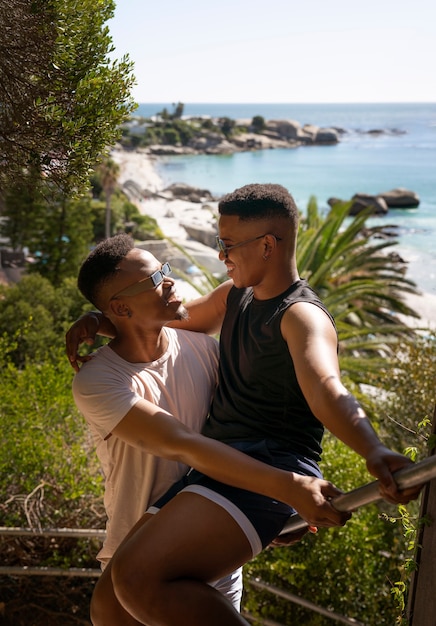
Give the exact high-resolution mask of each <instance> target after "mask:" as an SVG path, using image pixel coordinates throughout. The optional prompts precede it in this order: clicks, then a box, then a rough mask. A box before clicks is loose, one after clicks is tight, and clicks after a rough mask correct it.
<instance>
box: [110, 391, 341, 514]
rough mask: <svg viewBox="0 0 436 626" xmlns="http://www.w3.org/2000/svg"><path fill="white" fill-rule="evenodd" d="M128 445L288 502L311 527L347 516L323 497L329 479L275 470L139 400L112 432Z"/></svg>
mask: <svg viewBox="0 0 436 626" xmlns="http://www.w3.org/2000/svg"><path fill="white" fill-rule="evenodd" d="M113 435H114V436H116V437H118V438H120V439H122V440H123V441H125V442H126V443H128V444H129V445H132V446H135V447H139V448H141V449H142V450H144V451H146V452H148V453H151V454H155V455H157V456H161V457H164V458H166V459H170V460H174V461H181V462H183V463H185V464H187V465H189V466H191V467H195V468H196V469H198V470H199V471H201V472H204V473H205V474H207V475H208V476H211V477H212V478H214V479H216V480H219V481H221V482H224V483H226V484H230V485H233V486H235V487H239V488H242V489H248V490H250V491H255V492H257V493H261V494H263V495H268V496H270V497H272V498H275V499H277V500H280V501H282V502H287V503H288V504H290V505H291V506H293V507H294V508H295V509H296V510H297V511H298V512H299V514H300V515H301V516H302V517H303V518H304V519H305V520H306V521H307V522H308V523H310V524H311V525H319V526H335V525H340V524H344V523H345V522H346V520H347V519H348V518H349V515H348V514H342V513H339V512H338V511H336V510H335V509H334V508H333V507H332V506H331V505H330V504H329V501H328V499H329V498H331V497H334V496H335V495H338V494H339V493H340V492H339V490H338V489H336V488H335V487H334V486H333V485H332V484H331V483H329V482H328V481H325V480H321V479H318V478H313V477H309V476H300V475H298V474H294V473H292V472H287V471H284V470H279V469H276V468H274V467H272V466H270V465H266V464H264V463H261V462H260V461H257V460H255V459H252V458H251V457H249V456H248V455H246V454H243V453H241V452H239V451H237V450H235V449H233V448H231V447H230V446H228V445H226V444H224V443H221V442H219V441H216V440H214V439H210V438H208V437H204V436H203V435H201V434H199V433H196V432H194V431H192V430H190V429H189V428H187V427H186V426H184V425H183V424H182V423H181V422H179V421H178V420H176V419H175V418H174V417H173V416H172V415H171V414H169V413H167V412H166V411H164V410H163V409H161V408H160V407H157V406H156V405H154V404H152V403H151V402H148V401H147V400H140V401H138V402H137V404H136V405H135V406H134V407H133V408H132V409H130V411H129V412H128V413H127V414H126V416H125V417H124V418H123V419H122V420H121V422H120V423H119V424H118V425H117V427H116V428H114V430H113Z"/></svg>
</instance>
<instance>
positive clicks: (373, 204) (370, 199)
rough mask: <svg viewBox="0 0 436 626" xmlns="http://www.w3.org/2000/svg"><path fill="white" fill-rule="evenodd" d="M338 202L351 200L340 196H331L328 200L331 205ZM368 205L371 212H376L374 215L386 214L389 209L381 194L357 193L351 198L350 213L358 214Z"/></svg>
mask: <svg viewBox="0 0 436 626" xmlns="http://www.w3.org/2000/svg"><path fill="white" fill-rule="evenodd" d="M338 202H350V200H340V199H339V198H329V199H328V200H327V203H328V204H329V205H330V206H331V207H333V206H334V205H335V204H337V203H338ZM368 207H370V208H371V212H372V213H374V215H386V213H387V212H388V210H389V209H388V206H387V204H386V202H385V201H384V200H383V198H381V197H380V196H372V195H370V194H366V193H356V194H354V196H353V197H352V198H351V206H350V209H349V215H357V214H358V213H360V212H361V211H364V210H365V209H367V208H368Z"/></svg>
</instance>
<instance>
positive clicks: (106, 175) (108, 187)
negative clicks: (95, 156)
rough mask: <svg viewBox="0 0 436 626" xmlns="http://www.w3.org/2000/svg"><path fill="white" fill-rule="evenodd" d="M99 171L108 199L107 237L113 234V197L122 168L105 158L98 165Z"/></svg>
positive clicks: (106, 216)
mask: <svg viewBox="0 0 436 626" xmlns="http://www.w3.org/2000/svg"><path fill="white" fill-rule="evenodd" d="M98 173H99V175H100V176H99V177H100V182H101V186H102V188H103V193H104V196H105V201H106V213H105V230H104V235H105V237H106V239H107V238H108V237H110V236H111V198H112V194H113V193H114V191H115V187H116V183H117V180H118V175H119V173H120V168H119V165H118V164H117V163H115V161H113V160H112V159H110V158H105V159H104V160H103V161H102V162H101V163H100V164H99V166H98Z"/></svg>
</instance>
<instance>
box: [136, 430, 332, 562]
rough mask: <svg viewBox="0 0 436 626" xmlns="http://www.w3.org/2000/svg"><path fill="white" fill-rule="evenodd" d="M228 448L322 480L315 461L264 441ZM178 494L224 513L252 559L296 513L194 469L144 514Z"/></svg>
mask: <svg viewBox="0 0 436 626" xmlns="http://www.w3.org/2000/svg"><path fill="white" fill-rule="evenodd" d="M231 445H232V447H233V448H236V449H238V450H240V451H242V452H244V453H245V454H248V455H249V456H251V457H253V458H256V459H258V460H260V461H263V462H264V463H267V464H268V465H273V466H274V467H278V468H280V469H284V470H287V471H291V472H295V473H297V474H302V475H305V476H316V477H318V478H322V474H321V471H320V469H319V467H318V465H317V463H316V462H315V461H313V460H312V459H308V458H306V457H304V456H302V455H298V454H291V453H289V452H283V451H282V450H281V449H280V448H279V447H278V445H277V444H276V443H275V442H271V441H268V440H263V441H258V442H241V443H236V444H231ZM181 491H189V492H191V493H197V494H198V495H201V496H203V497H205V498H208V499H209V500H212V501H213V502H215V503H216V504H218V505H220V506H222V507H223V508H224V509H226V511H227V512H228V513H229V514H230V515H231V516H232V517H233V518H234V519H235V521H236V522H237V523H238V524H239V526H240V527H241V528H242V530H243V531H244V533H245V535H246V536H247V539H248V541H249V542H250V545H251V548H252V551H253V556H255V555H256V554H259V552H261V550H262V549H263V548H265V547H266V546H267V545H269V544H270V543H271V541H272V540H273V539H275V537H277V536H278V535H279V534H280V531H281V530H282V529H283V527H284V526H285V524H286V522H287V521H288V519H289V517H290V516H291V515H293V514H294V513H295V509H293V508H292V507H291V506H289V505H288V504H285V503H284V502H279V501H277V500H274V499H272V498H269V497H267V496H263V495H260V494H257V493H254V492H252V491H247V490H245V489H238V488H237V487H231V486H230V485H225V484H224V483H220V482H218V481H216V480H213V479H212V478H209V477H208V476H205V475H204V474H202V473H201V472H198V471H197V470H195V469H192V470H190V472H189V473H188V474H187V475H186V476H184V477H183V478H182V479H181V480H180V481H178V482H177V483H175V484H174V485H173V486H172V487H171V488H170V489H169V490H168V491H167V492H166V494H165V495H164V496H162V498H160V499H159V500H158V501H157V502H156V503H155V504H154V505H153V506H152V507H150V508H149V509H148V511H147V512H149V513H156V512H157V511H158V510H159V509H161V508H162V507H163V506H164V505H165V504H166V503H167V502H169V501H170V500H171V499H172V498H173V497H174V496H175V495H177V494H178V493H180V492H181Z"/></svg>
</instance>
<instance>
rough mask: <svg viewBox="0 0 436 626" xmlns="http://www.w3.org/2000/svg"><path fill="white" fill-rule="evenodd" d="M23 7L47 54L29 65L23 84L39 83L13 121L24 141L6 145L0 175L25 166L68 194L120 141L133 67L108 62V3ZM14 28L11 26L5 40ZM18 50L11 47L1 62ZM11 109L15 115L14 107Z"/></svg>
mask: <svg viewBox="0 0 436 626" xmlns="http://www.w3.org/2000/svg"><path fill="white" fill-rule="evenodd" d="M21 4H23V3H21ZM26 4H27V7H26V9H25V11H27V12H29V11H30V12H31V13H33V17H34V18H36V17H37V18H38V20H39V21H42V23H44V20H46V24H47V27H48V29H49V33H50V37H49V39H48V51H46V52H45V53H44V55H42V56H41V57H40V58H39V59H38V57H36V58H35V59H33V61H34V62H33V65H32V74H33V75H32V77H31V78H30V77H29V82H30V83H32V82H35V83H37V84H38V86H39V91H38V93H37V96H36V97H35V98H34V99H33V100H32V101H31V103H29V102H27V101H26V106H25V108H23V110H22V111H20V112H21V113H22V114H23V113H25V115H22V117H19V116H16V117H17V121H16V124H15V129H16V133H17V136H20V131H22V132H21V136H24V135H25V138H26V141H22V142H19V141H15V142H11V141H9V143H8V144H7V145H8V150H9V151H10V148H11V146H12V147H13V155H12V156H13V159H12V158H11V159H9V160H7V161H6V162H8V163H9V164H10V165H9V168H6V169H5V168H3V169H2V172H1V174H2V176H3V178H4V179H8V180H9V182H11V181H14V180H17V179H19V178H20V173H21V172H23V171H24V168H26V167H28V166H30V165H31V166H32V168H33V169H34V170H35V171H38V172H40V173H43V174H44V175H45V177H48V178H49V179H50V180H51V181H55V182H56V184H57V185H58V186H59V187H61V188H62V189H63V190H64V191H66V192H70V191H72V190H75V189H77V188H80V187H83V186H85V185H86V184H87V179H88V175H89V171H90V169H91V167H93V166H94V164H95V163H96V161H97V160H98V159H99V157H100V156H101V155H102V154H103V153H104V152H105V151H106V150H107V147H108V146H110V145H112V144H113V143H114V142H115V140H116V139H117V138H118V137H119V134H120V125H121V123H122V122H123V121H124V120H125V119H126V118H127V116H128V115H129V113H130V112H131V111H132V110H133V108H134V104H133V101H132V100H131V97H130V93H129V92H130V89H131V86H132V84H133V80H134V79H133V76H132V73H131V72H132V64H131V62H130V61H129V59H128V58H127V57H123V58H122V59H121V60H120V61H111V60H110V59H109V54H110V53H111V52H112V51H113V46H112V41H111V37H110V35H109V29H108V27H107V26H105V23H106V22H107V21H108V20H109V19H110V18H111V17H112V16H113V12H114V6H115V3H114V2H113V0H97V1H96V0H93V1H91V0H82V1H81V2H80V6H79V5H78V3H77V1H76V0H47V1H46V2H28V3H26ZM25 11H24V13H25ZM20 28H21V22H19V21H17V22H16V23H15V24H14V25H13V29H12V31H11V35H12V37H13V36H14V30H15V31H16V33H19V32H20ZM8 32H9V31H8ZM38 33H39V37H40V39H39V42H40V43H42V42H43V41H44V39H43V38H44V37H46V32H45V30H44V29H43V28H41V29H40V30H39V31H38V32H37V33H36V35H38ZM21 50H22V49H21V48H19V47H18V46H15V45H10V47H9V48H8V51H7V57H8V58H9V57H11V56H12V57H13V56H14V55H15V54H18V53H21ZM47 57H48V58H49V59H50V61H49V62H47ZM25 67H26V63H24V64H22V65H19V64H17V73H16V74H15V75H14V77H13V80H12V83H13V84H20V83H21V81H22V75H21V72H22V71H23V68H25ZM18 68H19V71H20V74H18ZM13 81H15V83H14V82H13ZM14 105H15V106H16V107H17V108H18V109H19V108H20V106H21V102H17V103H14ZM23 107H24V105H23ZM24 129H26V132H24ZM29 129H30V130H29Z"/></svg>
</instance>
